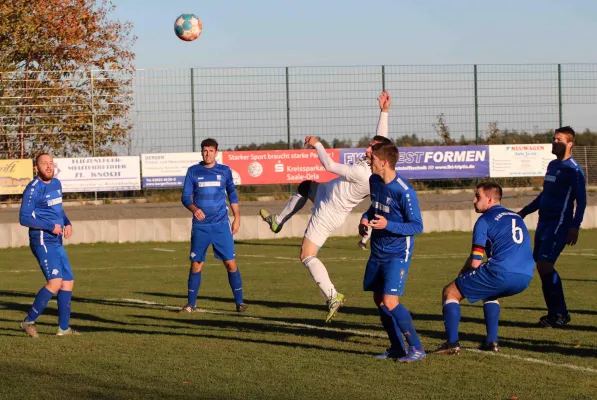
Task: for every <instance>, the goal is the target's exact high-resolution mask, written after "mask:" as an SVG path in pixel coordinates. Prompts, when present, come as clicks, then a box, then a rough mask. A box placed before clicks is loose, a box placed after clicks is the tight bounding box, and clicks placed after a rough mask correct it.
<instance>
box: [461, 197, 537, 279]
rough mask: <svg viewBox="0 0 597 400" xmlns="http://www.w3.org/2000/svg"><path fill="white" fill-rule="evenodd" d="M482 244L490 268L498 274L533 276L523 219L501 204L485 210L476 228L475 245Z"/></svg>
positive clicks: (528, 239) (529, 241)
mask: <svg viewBox="0 0 597 400" xmlns="http://www.w3.org/2000/svg"><path fill="white" fill-rule="evenodd" d="M475 247H483V248H484V249H485V253H486V254H487V259H488V261H487V267H488V269H489V270H490V271H493V272H496V273H518V274H524V275H528V276H533V269H534V264H535V262H534V260H533V253H532V249H531V237H530V235H529V231H528V230H527V228H526V225H525V224H524V222H523V221H522V218H521V217H520V216H519V215H518V214H517V213H515V212H514V211H511V210H508V209H506V208H504V207H502V206H493V207H491V208H490V209H489V210H487V211H486V212H484V213H483V214H482V215H481V216H480V217H479V219H477V222H476V223H475V227H474V229H473V248H475Z"/></svg>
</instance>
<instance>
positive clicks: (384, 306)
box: [359, 143, 425, 363]
mask: <svg viewBox="0 0 597 400" xmlns="http://www.w3.org/2000/svg"><path fill="white" fill-rule="evenodd" d="M397 162H398V148H397V147H396V146H394V145H393V144H392V143H378V144H376V145H374V146H373V148H372V150H371V172H372V173H373V175H372V176H371V177H370V178H369V185H370V191H371V207H370V208H369V210H368V211H367V212H366V213H365V214H363V217H362V219H361V223H360V224H359V234H360V235H361V236H364V235H365V234H366V233H367V228H368V227H371V228H372V231H371V256H370V257H369V261H368V262H367V267H366V269H365V277H364V279H363V289H364V290H365V291H371V292H373V301H374V302H375V305H376V306H377V307H378V309H379V313H380V319H381V323H382V325H383V327H384V329H385V330H386V332H387V333H388V337H389V339H390V344H391V345H390V347H389V348H388V349H387V351H386V352H385V353H383V354H380V355H378V356H376V358H393V359H396V361H399V362H404V363H410V362H413V361H418V360H421V359H423V358H424V357H425V350H424V349H423V346H422V344H421V341H420V340H419V336H418V335H417V331H416V330H415V327H414V324H413V320H412V317H411V315H410V313H409V311H408V310H407V309H406V308H405V307H404V306H403V305H402V303H401V302H400V296H402V295H403V294H404V285H405V282H406V277H407V276H408V270H409V266H410V261H411V258H412V254H413V249H414V235H418V234H420V233H422V232H423V219H422V218H421V211H420V209H419V202H418V200H417V195H416V193H415V191H414V189H413V188H412V187H411V186H410V184H409V183H408V182H407V181H406V179H404V178H402V177H401V176H400V175H398V174H397V173H396V169H395V168H396V163H397ZM403 334H404V337H405V338H406V340H407V342H408V349H406V348H405V346H404V341H403V338H402V335H403Z"/></svg>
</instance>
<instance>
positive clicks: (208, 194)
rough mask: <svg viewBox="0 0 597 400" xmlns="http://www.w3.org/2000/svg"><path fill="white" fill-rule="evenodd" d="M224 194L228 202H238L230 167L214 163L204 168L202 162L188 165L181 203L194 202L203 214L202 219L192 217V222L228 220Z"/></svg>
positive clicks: (214, 222)
mask: <svg viewBox="0 0 597 400" xmlns="http://www.w3.org/2000/svg"><path fill="white" fill-rule="evenodd" d="M226 194H228V200H230V204H238V196H237V195H236V188H235V187H234V181H233V180H232V171H231V170H230V167H228V166H226V165H222V164H215V165H214V166H213V167H211V168H206V167H205V166H203V162H201V163H199V164H197V165H193V166H192V167H189V169H188V170H187V176H186V178H185V181H184V187H183V190H182V199H181V200H182V204H184V206H185V207H188V206H190V205H191V204H195V206H197V207H198V208H200V209H201V211H203V213H204V214H205V219H203V220H202V221H199V220H198V219H197V218H193V224H200V225H205V224H217V223H220V222H224V221H228V207H227V206H226Z"/></svg>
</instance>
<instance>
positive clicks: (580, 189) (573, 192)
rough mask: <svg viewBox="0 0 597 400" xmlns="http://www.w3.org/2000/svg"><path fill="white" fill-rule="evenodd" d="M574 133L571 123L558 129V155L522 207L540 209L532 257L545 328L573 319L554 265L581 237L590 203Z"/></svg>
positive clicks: (528, 211)
mask: <svg viewBox="0 0 597 400" xmlns="http://www.w3.org/2000/svg"><path fill="white" fill-rule="evenodd" d="M574 136H575V133H574V130H573V129H572V128H570V127H569V126H565V127H562V128H558V129H556V131H555V135H554V138H553V143H552V150H551V151H552V153H553V154H555V155H556V157H557V158H556V159H555V160H553V161H552V162H550V163H549V165H548V166H547V173H546V174H545V180H544V181H543V191H542V192H541V193H540V194H539V196H537V198H536V199H535V200H533V201H532V202H531V203H530V204H529V205H527V206H526V207H524V208H523V209H522V210H520V211H519V214H520V216H521V217H522V218H524V217H526V216H527V215H528V214H531V213H533V212H535V211H537V210H539V223H538V225H537V231H536V232H535V248H534V253H533V257H534V258H535V262H536V263H537V271H538V272H539V276H540V277H541V282H542V288H543V297H544V298H545V304H546V305H547V315H544V316H543V317H541V318H540V319H539V324H540V325H541V326H544V327H546V328H552V327H553V328H559V327H562V326H564V325H566V324H567V323H568V322H570V313H569V312H568V308H567V307H566V300H565V299H564V289H563V288H562V280H561V279H560V275H559V274H558V272H557V271H556V270H555V268H554V265H555V263H556V261H557V259H558V257H559V256H560V253H561V252H562V250H564V247H566V245H569V246H574V245H575V244H576V242H577V241H578V231H579V229H580V224H581V223H582V220H583V215H584V213H585V208H586V206H587V191H586V187H585V176H584V173H583V171H582V168H581V167H580V165H578V163H577V162H576V161H574V159H573V158H572V146H573V145H574ZM575 202H576V211H574V203H575Z"/></svg>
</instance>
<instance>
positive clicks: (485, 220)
mask: <svg viewBox="0 0 597 400" xmlns="http://www.w3.org/2000/svg"><path fill="white" fill-rule="evenodd" d="M501 199H502V188H501V187H500V185H498V184H496V183H491V182H486V183H481V184H479V185H477V190H476V192H475V199H474V200H473V203H474V206H475V211H476V212H478V213H481V214H482V215H481V216H480V217H479V219H477V222H476V223H475V227H474V228H473V245H472V250H471V255H470V256H469V258H468V259H467V260H466V263H465V264H464V266H463V267H462V270H461V271H460V273H459V275H458V277H457V278H456V280H454V281H452V282H451V283H450V284H448V285H447V286H446V287H445V288H444V290H443V293H442V302H443V314H444V325H445V327H446V334H447V336H448V340H447V342H446V343H444V344H443V345H442V346H441V347H440V348H439V349H437V350H436V351H435V353H438V354H452V355H453V354H458V353H460V343H459V341H458V324H459V323H460V302H461V301H462V299H464V298H466V299H468V301H469V302H470V303H475V302H477V301H479V300H483V312H484V314H485V326H486V329H487V337H486V338H485V342H484V343H483V344H481V350H486V351H494V352H497V351H499V350H500V347H499V345H498V321H499V317H500V303H499V302H498V299H499V298H501V297H508V296H513V295H515V294H518V293H520V292H522V291H523V290H525V289H526V288H527V287H528V286H529V284H530V282H531V279H532V278H533V269H534V261H533V254H532V249H531V238H530V235H529V231H528V230H527V228H526V226H525V224H524V222H523V221H522V218H520V216H519V215H518V214H517V213H515V212H514V211H510V210H508V209H506V208H504V207H502V205H501V204H500V201H501ZM485 254H486V255H487V262H483V256H484V255H485Z"/></svg>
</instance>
